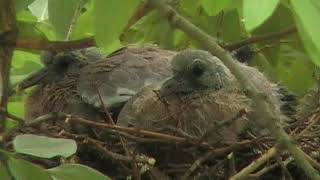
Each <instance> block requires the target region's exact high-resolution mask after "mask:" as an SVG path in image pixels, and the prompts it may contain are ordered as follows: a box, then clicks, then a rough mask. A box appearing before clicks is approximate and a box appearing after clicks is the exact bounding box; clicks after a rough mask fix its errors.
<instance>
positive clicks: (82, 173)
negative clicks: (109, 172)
mask: <svg viewBox="0 0 320 180" xmlns="http://www.w3.org/2000/svg"><path fill="white" fill-rule="evenodd" d="M47 172H49V174H50V175H51V176H52V177H53V178H54V179H55V180H74V179H76V180H87V179H91V180H100V179H101V180H111V178H109V177H108V176H105V175H103V174H102V173H100V172H98V171H96V170H94V169H92V168H90V167H87V166H83V165H80V164H64V165H61V166H59V167H55V168H52V169H49V170H47Z"/></svg>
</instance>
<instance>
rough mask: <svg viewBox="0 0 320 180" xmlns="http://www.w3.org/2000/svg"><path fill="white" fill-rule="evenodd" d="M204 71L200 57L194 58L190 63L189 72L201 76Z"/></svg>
mask: <svg viewBox="0 0 320 180" xmlns="http://www.w3.org/2000/svg"><path fill="white" fill-rule="evenodd" d="M204 71H205V64H204V63H203V62H202V61H201V60H200V59H195V60H194V61H193V62H192V65H191V72H192V74H194V75H196V76H201V75H202V74H203V73H204Z"/></svg>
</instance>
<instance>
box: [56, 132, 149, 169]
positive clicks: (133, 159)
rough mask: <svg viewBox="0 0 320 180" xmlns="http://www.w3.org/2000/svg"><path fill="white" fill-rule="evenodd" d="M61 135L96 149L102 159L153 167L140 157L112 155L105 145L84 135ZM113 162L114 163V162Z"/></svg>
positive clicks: (66, 133) (65, 133)
mask: <svg viewBox="0 0 320 180" xmlns="http://www.w3.org/2000/svg"><path fill="white" fill-rule="evenodd" d="M61 134H62V135H66V136H67V137H69V138H72V139H77V140H79V141H81V142H82V143H84V144H89V145H92V146H93V147H96V149H97V150H98V151H99V152H102V153H103V155H104V157H105V158H106V159H113V160H116V161H123V162H135V163H144V164H149V165H153V164H152V162H150V160H148V159H146V158H141V157H138V156H136V157H130V156H124V155H122V154H118V153H114V152H112V151H109V150H108V149H107V148H106V147H105V146H104V145H105V143H103V142H101V141H98V140H95V139H92V138H89V137H87V136H84V135H76V134H71V133H68V132H62V133H61ZM116 161H115V162H116Z"/></svg>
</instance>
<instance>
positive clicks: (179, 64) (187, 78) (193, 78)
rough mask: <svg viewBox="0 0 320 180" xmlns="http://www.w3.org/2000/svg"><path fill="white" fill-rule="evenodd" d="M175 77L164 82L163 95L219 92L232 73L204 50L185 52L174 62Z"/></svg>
mask: <svg viewBox="0 0 320 180" xmlns="http://www.w3.org/2000/svg"><path fill="white" fill-rule="evenodd" d="M172 71H173V77H171V78H170V79H168V80H167V81H165V82H164V84H163V85H162V87H161V91H160V92H161V93H162V94H167V93H189V92H192V91H195V90H206V89H210V90H219V89H221V88H223V87H225V86H226V85H227V84H228V83H229V81H230V76H231V73H230V71H229V69H228V68H227V67H226V66H225V65H224V64H223V63H222V62H221V61H220V59H218V58H217V57H215V56H212V55H211V54H210V53H209V52H207V51H203V50H192V49H188V50H184V51H181V52H180V53H178V54H177V55H176V56H175V57H174V58H173V60H172Z"/></svg>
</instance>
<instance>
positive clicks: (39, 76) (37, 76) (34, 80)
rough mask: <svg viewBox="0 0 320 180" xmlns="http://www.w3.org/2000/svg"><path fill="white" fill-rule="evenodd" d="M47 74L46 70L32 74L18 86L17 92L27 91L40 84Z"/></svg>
mask: <svg viewBox="0 0 320 180" xmlns="http://www.w3.org/2000/svg"><path fill="white" fill-rule="evenodd" d="M48 72H49V71H48V69H47V68H42V69H40V70H39V71H37V72H34V73H32V74H31V75H29V76H28V77H27V78H26V79H24V80H22V81H21V82H20V83H19V84H18V86H17V88H18V90H23V89H27V88H29V87H31V86H34V85H36V84H39V83H41V82H42V81H43V79H44V78H45V77H47V75H48V74H49V73H48Z"/></svg>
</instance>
